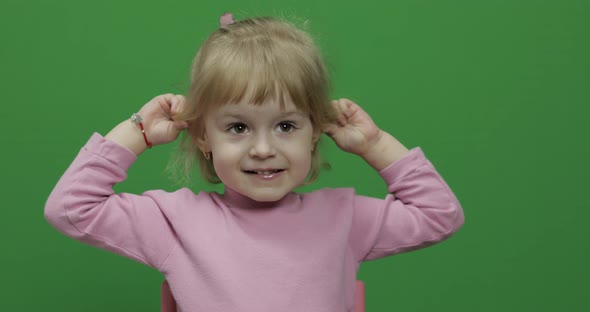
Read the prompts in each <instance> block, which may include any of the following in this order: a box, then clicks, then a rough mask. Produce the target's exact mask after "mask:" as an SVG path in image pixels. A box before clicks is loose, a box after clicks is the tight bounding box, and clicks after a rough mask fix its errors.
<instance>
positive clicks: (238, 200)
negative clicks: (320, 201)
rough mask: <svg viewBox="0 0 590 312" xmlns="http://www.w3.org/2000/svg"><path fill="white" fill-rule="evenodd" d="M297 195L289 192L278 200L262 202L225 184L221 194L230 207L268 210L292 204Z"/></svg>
mask: <svg viewBox="0 0 590 312" xmlns="http://www.w3.org/2000/svg"><path fill="white" fill-rule="evenodd" d="M296 195H297V194H296V193H294V192H289V193H287V194H286V195H285V196H283V198H281V199H279V200H277V201H272V202H260V201H256V200H254V199H252V198H250V197H248V196H245V195H243V194H241V193H239V192H237V191H235V190H233V189H232V188H230V187H227V186H225V192H224V193H223V194H222V195H221V200H222V201H223V202H224V203H225V204H226V205H227V206H228V207H230V208H238V209H263V210H266V209H273V208H278V207H282V206H287V205H290V204H291V203H293V202H294V201H295V200H296V199H297V196H296Z"/></svg>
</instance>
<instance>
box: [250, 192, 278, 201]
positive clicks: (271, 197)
mask: <svg viewBox="0 0 590 312" xmlns="http://www.w3.org/2000/svg"><path fill="white" fill-rule="evenodd" d="M250 195H251V196H248V197H250V198H251V199H253V200H255V201H259V202H275V201H279V200H281V198H283V197H285V195H286V194H283V193H281V194H250Z"/></svg>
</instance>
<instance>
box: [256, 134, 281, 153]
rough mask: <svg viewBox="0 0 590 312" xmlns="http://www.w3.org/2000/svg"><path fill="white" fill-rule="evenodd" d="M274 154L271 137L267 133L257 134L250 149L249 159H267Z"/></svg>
mask: <svg viewBox="0 0 590 312" xmlns="http://www.w3.org/2000/svg"><path fill="white" fill-rule="evenodd" d="M275 154H276V149H275V147H274V141H273V137H272V135H270V134H267V133H258V135H256V136H255V137H254V142H253V143H252V147H251V148H250V157H257V158H268V157H272V156H274V155H275Z"/></svg>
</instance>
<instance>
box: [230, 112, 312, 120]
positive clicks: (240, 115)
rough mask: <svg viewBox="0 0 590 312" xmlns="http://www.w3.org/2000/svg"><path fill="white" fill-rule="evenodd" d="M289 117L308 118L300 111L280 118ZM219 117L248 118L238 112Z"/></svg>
mask: <svg viewBox="0 0 590 312" xmlns="http://www.w3.org/2000/svg"><path fill="white" fill-rule="evenodd" d="M289 116H300V117H305V116H307V115H306V114H305V113H303V112H300V111H290V112H284V113H281V114H280V115H279V117H281V118H284V117H289ZM219 117H234V118H238V119H243V118H245V117H246V116H244V115H242V114H240V113H237V112H226V113H224V114H221V115H220V116H219Z"/></svg>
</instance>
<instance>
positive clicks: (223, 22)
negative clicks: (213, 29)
mask: <svg viewBox="0 0 590 312" xmlns="http://www.w3.org/2000/svg"><path fill="white" fill-rule="evenodd" d="M233 23H235V20H234V16H233V15H232V14H231V13H228V12H226V13H223V15H221V17H220V18H219V26H220V27H221V28H224V29H227V26H229V25H231V24H233Z"/></svg>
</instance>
